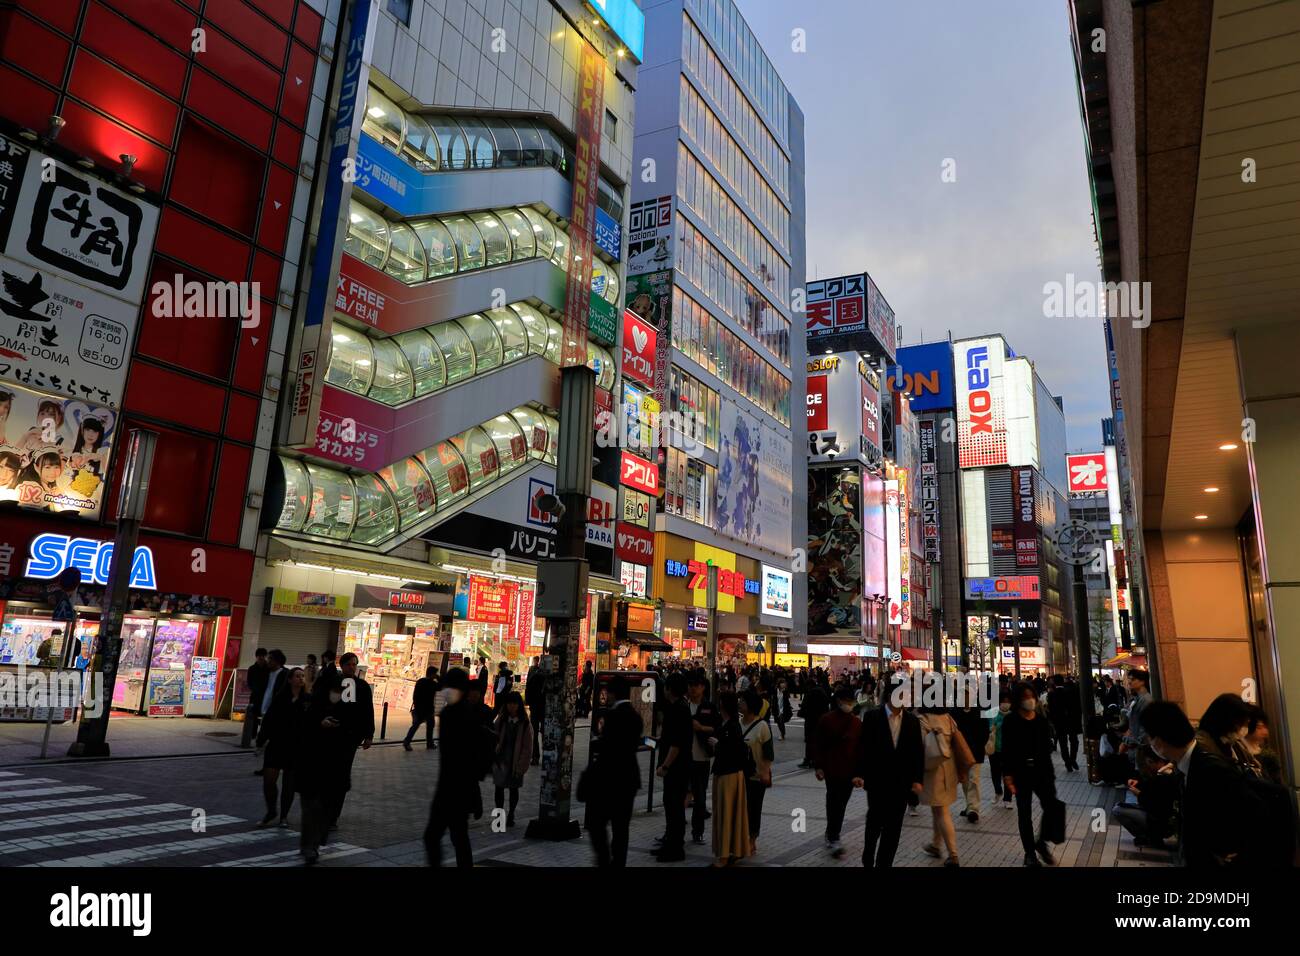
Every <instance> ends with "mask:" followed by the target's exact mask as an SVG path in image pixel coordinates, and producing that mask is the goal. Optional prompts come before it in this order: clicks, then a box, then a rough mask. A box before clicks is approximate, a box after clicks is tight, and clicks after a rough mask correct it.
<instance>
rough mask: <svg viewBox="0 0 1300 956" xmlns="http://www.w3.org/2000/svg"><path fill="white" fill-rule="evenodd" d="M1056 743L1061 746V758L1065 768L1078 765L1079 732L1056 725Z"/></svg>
mask: <svg viewBox="0 0 1300 956" xmlns="http://www.w3.org/2000/svg"><path fill="white" fill-rule="evenodd" d="M1056 744H1057V746H1058V747H1060V748H1061V760H1062V761H1064V763H1065V766H1066V769H1073V768H1074V767H1077V766H1078V765H1079V761H1078V757H1079V732H1078V731H1077V730H1067V729H1066V728H1064V727H1057V728H1056Z"/></svg>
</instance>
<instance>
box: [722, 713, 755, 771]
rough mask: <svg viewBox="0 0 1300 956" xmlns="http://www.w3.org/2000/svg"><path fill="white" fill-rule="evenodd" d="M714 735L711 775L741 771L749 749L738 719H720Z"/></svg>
mask: <svg viewBox="0 0 1300 956" xmlns="http://www.w3.org/2000/svg"><path fill="white" fill-rule="evenodd" d="M716 736H717V739H718V745H717V747H716V749H715V750H714V755H713V775H714V776H715V777H722V776H726V775H727V774H729V773H743V772H744V771H745V770H746V768H747V760H746V755H747V754H748V753H749V752H750V751H749V745H748V744H747V743H745V733H744V731H743V730H741V727H740V721H738V720H736V719H735V718H732V719H731V720H724V721H722V723H721V724H720V726H719V727H718V731H717V734H716Z"/></svg>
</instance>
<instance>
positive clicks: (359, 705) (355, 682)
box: [326, 653, 375, 833]
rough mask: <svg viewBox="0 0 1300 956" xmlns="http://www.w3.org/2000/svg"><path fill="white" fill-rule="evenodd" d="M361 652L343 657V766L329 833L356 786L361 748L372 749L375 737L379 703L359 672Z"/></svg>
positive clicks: (340, 711)
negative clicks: (354, 773)
mask: <svg viewBox="0 0 1300 956" xmlns="http://www.w3.org/2000/svg"><path fill="white" fill-rule="evenodd" d="M357 663H358V661H357V655H355V654H352V653H348V654H344V655H343V656H342V657H341V658H339V677H340V679H341V682H340V684H339V690H341V691H342V695H341V697H340V700H339V706H338V711H337V718H338V721H339V727H338V731H339V747H338V757H337V759H338V760H339V761H340V766H339V768H338V772H337V774H336V775H335V776H334V780H335V781H336V785H335V786H334V787H332V788H331V793H330V796H329V798H328V799H327V800H326V809H327V810H328V812H329V824H328V826H327V827H326V832H327V833H328V831H329V830H331V829H333V828H334V827H336V826H337V825H338V822H339V815H340V814H342V812H343V801H344V800H346V799H347V796H348V791H349V790H351V789H352V762H353V761H354V760H356V758H357V748H358V747H360V748H361V749H362V750H369V749H370V744H371V743H372V742H373V740H374V737H375V703H374V695H373V694H372V692H371V690H370V685H369V684H368V683H366V682H365V681H364V680H362V679H361V677H360V676H359V675H358V674H357Z"/></svg>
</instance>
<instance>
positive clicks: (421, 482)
mask: <svg viewBox="0 0 1300 956" xmlns="http://www.w3.org/2000/svg"><path fill="white" fill-rule="evenodd" d="M379 477H380V478H381V479H382V480H383V482H384V484H385V485H387V486H388V490H389V491H390V492H392V495H393V500H394V501H396V502H397V511H398V514H399V515H400V518H401V526H402V528H403V530H405V529H409V528H410V527H411V526H412V525H415V524H418V523H419V522H420V521H421V520H423V519H424V518H425V517H427V516H428V515H431V514H433V513H434V510H435V506H436V503H437V499H436V498H435V497H434V490H433V482H432V480H431V479H430V478H429V476H428V475H427V474H426V473H425V471H424V468H423V467H421V465H420V462H419V461H418V460H417V459H415V458H403V459H402V460H401V461H398V462H394V463H393V464H392V465H389V466H388V467H387V468H385V469H383V470H382V471H380V472H379Z"/></svg>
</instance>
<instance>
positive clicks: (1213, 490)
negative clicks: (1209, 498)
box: [1205, 485, 1219, 494]
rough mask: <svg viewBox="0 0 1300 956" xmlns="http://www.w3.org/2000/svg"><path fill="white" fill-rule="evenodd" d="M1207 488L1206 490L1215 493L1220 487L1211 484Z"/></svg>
mask: <svg viewBox="0 0 1300 956" xmlns="http://www.w3.org/2000/svg"><path fill="white" fill-rule="evenodd" d="M1205 490H1206V492H1208V493H1209V494H1214V493H1215V492H1216V491H1218V490H1219V489H1218V488H1216V487H1215V486H1214V485H1210V487H1208V488H1206V489H1205Z"/></svg>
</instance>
